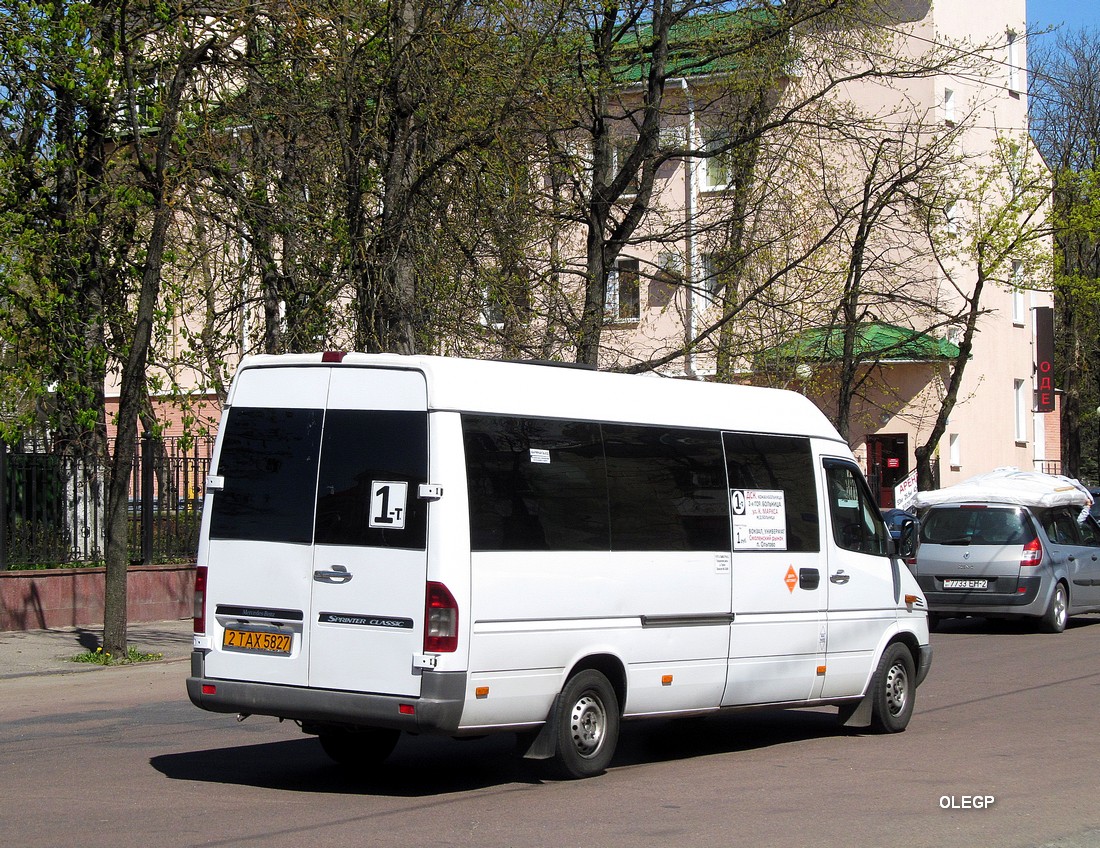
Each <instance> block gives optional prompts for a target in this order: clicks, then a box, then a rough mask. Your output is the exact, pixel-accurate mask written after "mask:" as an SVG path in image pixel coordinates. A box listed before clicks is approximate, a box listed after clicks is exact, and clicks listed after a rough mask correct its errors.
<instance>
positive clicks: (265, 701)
mask: <svg viewBox="0 0 1100 848" xmlns="http://www.w3.org/2000/svg"><path fill="white" fill-rule="evenodd" d="M204 656H205V653H204V652H203V651H201V650H195V651H193V652H192V654H191V676H190V677H188V678H187V696H188V697H189V698H190V699H191V703H193V704H194V705H195V706H196V707H199V708H200V709H204V710H208V711H210V712H215V713H247V714H249V715H269V716H275V717H276V718H285V719H291V720H294V721H305V722H318V723H324V724H342V725H352V726H359V727H389V728H394V729H396V730H407V731H409V732H412V733H442V734H453V733H455V732H456V731H457V729H458V723H459V720H460V719H461V717H462V704H463V700H464V698H465V695H466V672H453V671H452V672H436V671H425V672H424V677H423V681H422V682H421V688H420V696H419V697H409V696H397V695H375V694H371V693H367V692H343V691H337V690H332V689H310V688H309V687H306V686H283V685H279V684H273V683H253V682H250V681H245V680H222V679H220V678H212V677H206V676H205V674H204V669H203V666H204V662H203V660H204ZM204 687H205V691H204ZM410 707H411V708H412V713H411V714H409V713H408V710H409V708H410ZM402 709H404V710H405V712H402Z"/></svg>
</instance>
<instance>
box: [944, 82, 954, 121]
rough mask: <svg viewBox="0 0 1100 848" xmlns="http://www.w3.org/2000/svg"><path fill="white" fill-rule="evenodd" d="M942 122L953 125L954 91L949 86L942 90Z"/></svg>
mask: <svg viewBox="0 0 1100 848" xmlns="http://www.w3.org/2000/svg"><path fill="white" fill-rule="evenodd" d="M943 122H944V123H945V124H947V125H948V126H949V127H953V126H955V92H954V91H952V90H951V89H950V88H945V89H944V90H943Z"/></svg>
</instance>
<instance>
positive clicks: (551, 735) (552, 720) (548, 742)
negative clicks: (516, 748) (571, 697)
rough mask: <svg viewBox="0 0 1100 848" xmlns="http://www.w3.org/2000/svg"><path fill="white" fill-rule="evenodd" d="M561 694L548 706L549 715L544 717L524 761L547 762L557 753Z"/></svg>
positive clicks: (524, 756)
mask: <svg viewBox="0 0 1100 848" xmlns="http://www.w3.org/2000/svg"><path fill="white" fill-rule="evenodd" d="M560 701H561V693H560V692H559V693H558V694H557V695H555V696H554V702H553V703H552V704H550V713H549V715H547V716H546V723H545V724H544V725H543V726H542V730H540V731H539V732H538V735H536V736H535V739H534V741H533V742H532V743H531V745H530V747H529V748H528V749H527V751H526V752H525V753H524V755H523V758H524V759H525V760H549V759H551V758H553V757H554V756H555V755H556V754H557V753H558V715H559V714H560V710H559V709H558V707H559V706H560Z"/></svg>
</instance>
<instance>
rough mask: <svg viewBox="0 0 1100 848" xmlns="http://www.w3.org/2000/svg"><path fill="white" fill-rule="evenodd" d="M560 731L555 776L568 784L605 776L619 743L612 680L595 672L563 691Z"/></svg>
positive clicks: (574, 680)
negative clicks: (586, 778)
mask: <svg viewBox="0 0 1100 848" xmlns="http://www.w3.org/2000/svg"><path fill="white" fill-rule="evenodd" d="M557 727H558V738H557V743H558V744H557V753H556V754H555V755H554V759H553V760H552V762H551V766H552V768H553V771H554V772H555V774H556V775H557V776H558V777H562V778H565V779H567V780H573V779H577V778H581V777H592V776H593V775H597V774H602V773H603V771H604V770H605V769H606V768H607V766H608V764H609V763H610V762H611V758H612V756H614V754H615V746H616V745H617V744H618V741H619V700H618V698H617V697H616V696H615V690H614V688H613V687H612V686H611V683H610V682H609V681H608V679H607V678H606V677H604V676H603V675H602V674H601V673H600V672H598V671H595V670H592V669H588V670H586V671H582V672H580V673H579V674H576V675H574V676H573V677H571V678H570V679H569V681H568V682H567V683H566V684H565V688H564V689H562V691H561V698H560V699H559V707H558V715H557Z"/></svg>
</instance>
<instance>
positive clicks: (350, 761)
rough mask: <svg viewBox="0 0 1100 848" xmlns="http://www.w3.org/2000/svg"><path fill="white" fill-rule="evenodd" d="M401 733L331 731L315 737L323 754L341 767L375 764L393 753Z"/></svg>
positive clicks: (380, 728)
mask: <svg viewBox="0 0 1100 848" xmlns="http://www.w3.org/2000/svg"><path fill="white" fill-rule="evenodd" d="M400 736H401V731H400V730H392V729H388V728H382V727H367V728H363V729H362V730H347V729H344V728H333V729H329V730H323V731H321V732H320V733H318V734H317V738H318V740H320V742H321V747H322V748H323V749H324V751H325V753H326V754H328V755H329V756H330V757H331V758H332V759H333V760H335V761H336V762H338V763H339V764H340V765H342V766H362V765H376V764H378V763H380V762H382V761H383V760H385V759H386V757H388V756H389V755H390V754H392V753H393V749H394V748H395V747H396V746H397V740H398V738H400Z"/></svg>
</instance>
